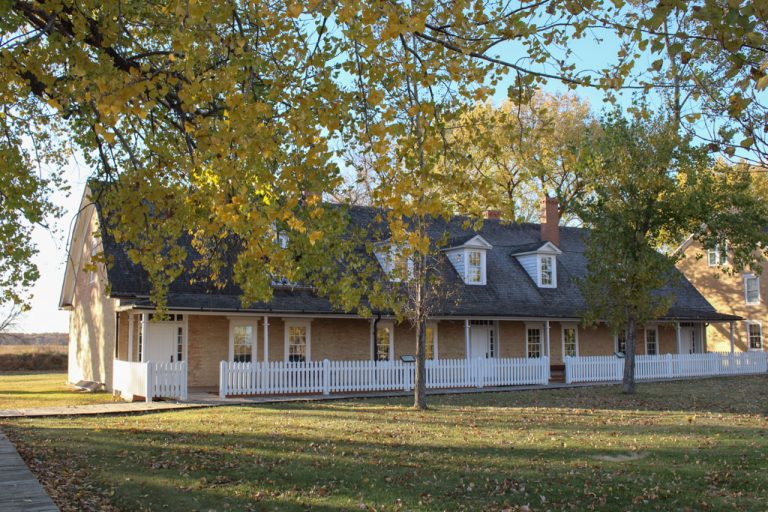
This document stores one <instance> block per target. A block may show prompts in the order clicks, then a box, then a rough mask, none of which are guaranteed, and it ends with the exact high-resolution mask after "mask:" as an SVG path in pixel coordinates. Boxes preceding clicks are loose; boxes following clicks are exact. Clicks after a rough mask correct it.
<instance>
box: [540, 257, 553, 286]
mask: <svg viewBox="0 0 768 512" xmlns="http://www.w3.org/2000/svg"><path fill="white" fill-rule="evenodd" d="M539 267H540V271H539V286H541V287H542V288H554V287H555V257H554V256H539Z"/></svg>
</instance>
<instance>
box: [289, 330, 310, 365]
mask: <svg viewBox="0 0 768 512" xmlns="http://www.w3.org/2000/svg"><path fill="white" fill-rule="evenodd" d="M306 360H307V327H306V326H304V325H292V326H289V327H288V361H290V362H292V363H303V362H304V361H306Z"/></svg>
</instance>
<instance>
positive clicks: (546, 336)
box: [544, 320, 550, 357]
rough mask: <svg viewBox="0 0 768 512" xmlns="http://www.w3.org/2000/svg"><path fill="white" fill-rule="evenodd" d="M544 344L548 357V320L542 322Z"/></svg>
mask: <svg viewBox="0 0 768 512" xmlns="http://www.w3.org/2000/svg"><path fill="white" fill-rule="evenodd" d="M544 344H545V345H546V347H547V348H546V351H547V357H549V349H550V344H549V320H546V321H545V322H544Z"/></svg>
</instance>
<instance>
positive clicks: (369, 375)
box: [112, 311, 714, 400]
mask: <svg viewBox="0 0 768 512" xmlns="http://www.w3.org/2000/svg"><path fill="white" fill-rule="evenodd" d="M152 315H153V313H151V312H140V313H137V312H133V311H129V312H123V313H121V316H120V320H119V326H118V333H119V336H118V341H117V343H116V347H115V355H116V359H115V361H114V369H113V381H112V389H113V390H114V391H115V392H119V393H121V394H122V395H123V396H124V397H126V398H128V399H133V398H134V397H143V398H145V399H148V400H151V399H153V398H161V397H163V398H176V399H180V400H184V399H186V397H187V394H188V389H208V390H212V391H214V392H217V394H218V395H219V396H221V397H226V396H258V395H281V394H293V395H295V394H306V393H314V394H326V395H327V394H333V393H346V392H374V391H408V390H411V389H413V383H414V380H415V375H414V373H415V365H414V363H413V362H412V361H413V355H414V349H413V347H414V345H415V342H414V339H415V333H414V331H413V330H412V329H411V328H410V327H409V326H407V325H400V324H396V323H395V322H394V321H393V320H391V319H388V318H375V319H362V318H357V317H350V316H346V317H341V316H339V317H334V318H329V317H322V318H317V317H315V318H312V317H308V316H302V317H299V316H294V317H286V316H276V315H261V316H254V315H252V314H250V315H249V314H234V313H233V314H229V315H221V314H209V313H205V312H188V311H186V312H174V313H172V314H170V315H168V316H166V317H165V318H163V319H158V318H153V316H152ZM427 337H428V339H427V357H428V361H427V387H428V389H433V390H437V389H462V388H473V389H482V388H486V387H490V386H526V385H542V384H548V383H549V382H551V381H552V380H553V378H552V377H553V371H554V372H557V371H558V370H564V372H565V377H566V378H568V376H569V375H570V379H571V380H570V381H569V382H579V380H578V377H576V376H577V375H579V373H578V371H579V370H577V369H575V368H576V366H574V365H576V364H577V362H578V363H579V364H582V363H583V364H586V363H584V361H588V360H590V359H591V358H593V357H603V358H606V357H607V358H609V359H612V360H619V358H618V357H617V356H616V355H614V354H616V353H620V352H622V351H623V343H624V339H623V336H622V335H621V333H619V334H614V333H612V332H611V331H610V330H609V329H608V328H607V326H605V325H601V326H598V327H588V328H585V327H583V326H580V325H579V324H578V320H577V319H557V320H553V319H536V318H528V319H512V318H509V319H477V318H474V319H469V318H467V319H453V318H450V319H436V320H435V321H434V322H431V323H430V324H429V326H428V332H427ZM705 352H706V330H705V327H704V324H703V323H701V322H699V323H684V322H660V323H654V324H651V325H648V326H646V328H645V329H643V330H641V332H640V338H639V340H638V354H639V355H640V356H642V357H646V358H656V357H663V356H662V354H677V355H679V356H682V355H696V354H704V353H705ZM639 359H640V358H639ZM606 361H607V359H606ZM621 361H623V360H621ZM611 364H613V365H614V366H615V364H616V363H615V362H614V363H611ZM611 364H609V363H607V362H606V363H604V365H605V366H606V367H608V366H610V368H612V369H611V370H605V372H606V374H610V375H612V376H615V370H613V368H614V366H611ZM569 365H570V370H569ZM638 366H640V364H639V365H638ZM712 367H713V368H714V365H713V366H712ZM681 368H682V366H681ZM712 371H714V370H712ZM611 372H614V373H611ZM677 374H678V372H674V371H673V372H672V378H674V377H675V376H676V375H677ZM681 375H682V374H681ZM564 380H566V379H565V378H564V379H563V380H561V382H563V381H564Z"/></svg>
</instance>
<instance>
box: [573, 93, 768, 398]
mask: <svg viewBox="0 0 768 512" xmlns="http://www.w3.org/2000/svg"><path fill="white" fill-rule="evenodd" d="M729 171H730V169H729V168H728V167H727V166H726V165H725V164H723V163H722V162H714V161H713V160H712V159H711V157H710V156H709V154H708V152H707V150H706V148H703V147H701V146H696V145H694V144H692V143H691V137H690V136H689V135H682V136H681V135H679V133H678V127H677V124H676V123H675V122H674V121H670V120H668V119H667V118H666V117H665V116H662V115H649V114H648V112H647V110H646V109H645V108H642V107H641V108H638V109H636V110H635V111H634V114H631V115H630V116H629V117H626V116H624V115H622V113H621V112H619V111H614V112H612V113H610V114H608V115H607V116H606V117H605V118H604V119H603V120H602V132H601V133H600V134H599V135H598V136H597V137H595V139H594V140H592V141H591V143H590V145H589V150H588V156H587V157H586V158H585V159H584V160H583V176H584V179H585V180H586V181H587V182H588V183H589V184H590V188H591V189H592V190H593V192H592V193H591V194H590V195H587V196H585V197H583V198H582V199H581V200H580V202H579V205H578V212H579V215H580V217H581V218H582V219H583V220H584V222H585V223H586V224H587V225H588V226H589V227H590V228H591V231H590V233H589V236H588V237H587V241H586V244H587V252H586V256H587V259H588V266H587V268H588V270H589V272H588V276H587V277H586V278H585V279H584V280H583V282H582V283H581V284H582V290H583V293H584V295H585V299H586V301H587V304H588V312H587V319H588V320H591V321H597V320H605V321H607V322H608V323H609V324H610V325H611V326H612V327H613V329H614V330H615V331H619V330H622V329H626V332H627V352H626V356H627V358H626V369H625V374H624V379H625V380H624V385H625V391H628V392H632V391H633V390H634V354H635V342H636V339H637V327H638V325H641V326H642V325H643V324H644V323H646V322H648V321H651V320H653V319H655V318H658V317H660V316H663V315H664V314H666V313H667V311H668V310H669V308H670V306H671V305H672V303H673V301H674V299H675V298H674V296H672V295H670V294H668V293H662V292H663V291H664V289H665V288H666V286H667V284H668V283H669V282H670V280H671V279H674V275H675V274H674V268H675V263H676V262H677V260H678V259H679V258H681V257H682V256H683V255H682V253H680V252H676V251H674V250H672V249H674V248H676V247H677V246H678V245H679V244H680V243H681V242H682V241H683V240H684V239H685V238H686V237H688V236H692V237H693V238H694V240H696V241H699V242H701V243H702V244H703V245H704V246H707V247H712V246H714V245H715V244H716V243H724V241H725V240H728V243H729V250H730V251H731V252H732V253H733V258H731V261H732V264H733V267H734V268H735V269H736V270H737V271H740V270H741V269H743V268H745V267H748V266H755V267H757V265H756V264H757V263H758V262H759V261H761V260H762V254H760V253H759V252H756V251H755V247H756V243H757V242H761V243H763V245H764V244H765V243H767V242H768V235H766V233H765V232H764V230H763V228H764V226H766V225H768V207H767V206H766V204H765V203H764V202H762V201H759V200H757V199H756V197H755V196H754V194H753V193H752V191H751V190H750V188H751V185H752V178H751V175H750V174H749V173H735V172H729Z"/></svg>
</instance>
